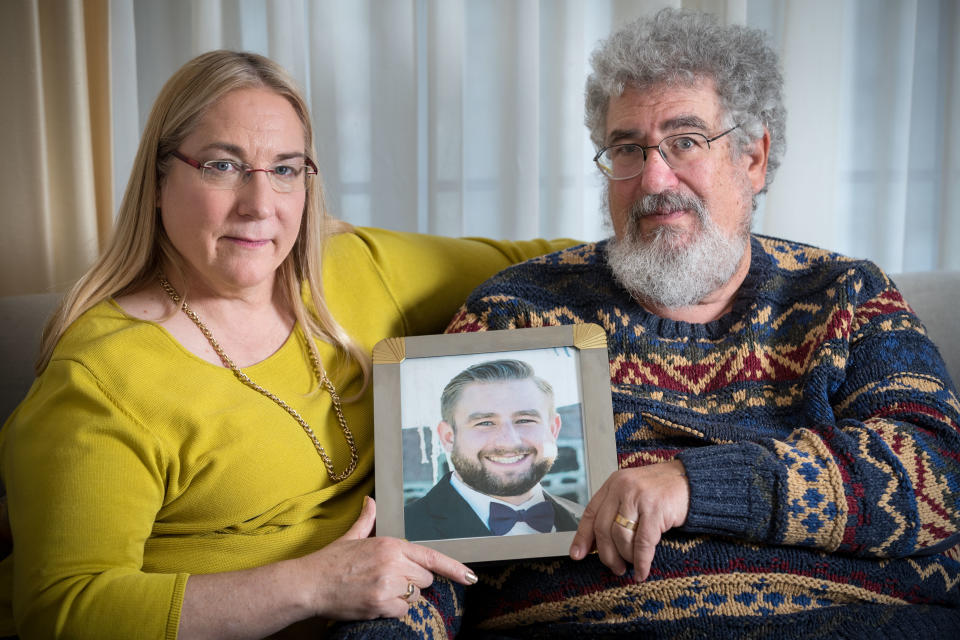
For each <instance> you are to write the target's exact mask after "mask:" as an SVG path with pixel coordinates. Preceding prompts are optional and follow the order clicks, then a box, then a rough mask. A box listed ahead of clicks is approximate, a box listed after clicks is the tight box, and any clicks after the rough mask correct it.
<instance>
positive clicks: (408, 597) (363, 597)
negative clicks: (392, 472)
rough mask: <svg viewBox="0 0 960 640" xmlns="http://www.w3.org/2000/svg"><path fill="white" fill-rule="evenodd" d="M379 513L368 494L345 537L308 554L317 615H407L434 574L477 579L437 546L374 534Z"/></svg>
mask: <svg viewBox="0 0 960 640" xmlns="http://www.w3.org/2000/svg"><path fill="white" fill-rule="evenodd" d="M376 513H377V512H376V505H375V504H374V501H373V500H372V499H371V498H365V499H364V504H363V509H362V510H361V511H360V516H359V517H358V518H357V521H356V522H354V523H353V526H352V527H350V529H349V530H348V531H347V532H346V533H345V534H343V536H342V537H340V538H339V539H337V540H336V541H334V542H332V543H331V544H329V545H327V546H326V547H324V548H323V549H321V550H319V551H317V552H315V553H312V554H310V555H309V556H306V557H305V558H303V560H304V561H305V563H307V566H308V567H310V568H311V571H312V572H314V576H313V577H314V584H315V585H316V589H315V592H314V602H315V606H316V609H315V611H316V615H319V616H323V617H325V618H333V619H339V620H366V619H371V618H383V617H394V618H402V617H403V616H404V615H405V614H406V613H407V609H408V608H409V606H410V604H411V603H413V602H416V600H417V599H418V598H419V597H420V589H425V588H426V587H429V586H430V584H431V583H432V582H433V574H434V573H438V574H440V575H443V576H446V577H448V578H450V579H451V580H454V581H456V582H459V583H461V584H473V583H474V582H476V581H477V578H476V576H475V575H474V574H473V572H472V571H470V569H469V568H468V567H467V566H466V565H463V564H461V563H459V562H457V561H456V560H454V559H453V558H450V557H447V556H445V555H443V554H442V553H440V552H438V551H435V550H433V549H429V548H427V547H423V546H420V545H417V544H413V543H410V542H407V541H405V540H400V539H398V538H370V537H369V535H370V533H371V532H372V531H373V526H374V523H375V521H376ZM309 577H310V576H307V579H309ZM411 585H412V587H411Z"/></svg>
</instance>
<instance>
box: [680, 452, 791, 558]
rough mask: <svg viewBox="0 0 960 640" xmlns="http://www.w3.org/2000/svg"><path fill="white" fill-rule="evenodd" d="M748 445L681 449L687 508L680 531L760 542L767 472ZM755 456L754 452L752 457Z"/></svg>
mask: <svg viewBox="0 0 960 640" xmlns="http://www.w3.org/2000/svg"><path fill="white" fill-rule="evenodd" d="M758 449H759V447H758V446H757V445H755V444H752V443H742V444H736V445H716V446H709V447H697V448H693V449H687V450H686V451H683V452H681V453H679V454H678V455H677V458H678V459H679V460H680V461H681V462H683V466H684V467H686V473H687V480H688V483H689V485H690V507H689V510H688V512H687V521H686V523H685V524H684V526H683V530H685V531H689V532H692V533H712V534H720V535H727V536H733V537H736V538H741V539H747V540H763V539H765V537H766V534H767V531H768V530H769V526H770V517H771V505H772V504H773V500H772V498H773V489H774V487H773V485H774V481H773V475H772V474H771V473H769V471H767V470H765V469H763V468H762V466H761V464H760V462H761V460H762V456H763V454H762V451H758ZM758 454H759V455H758Z"/></svg>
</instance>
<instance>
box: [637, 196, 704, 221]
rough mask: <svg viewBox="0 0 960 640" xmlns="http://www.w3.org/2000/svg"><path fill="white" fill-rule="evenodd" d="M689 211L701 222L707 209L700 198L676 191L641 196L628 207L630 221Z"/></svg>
mask: <svg viewBox="0 0 960 640" xmlns="http://www.w3.org/2000/svg"><path fill="white" fill-rule="evenodd" d="M682 210H689V211H693V212H695V213H696V214H697V216H698V217H699V218H700V219H701V220H702V219H703V218H704V217H705V216H706V215H707V207H706V205H705V204H704V202H703V200H701V199H700V198H698V197H696V196H693V195H689V194H686V193H678V192H676V191H661V192H660V193H651V194H648V195H645V196H643V197H642V198H641V199H639V200H637V201H636V202H634V203H633V204H632V205H630V212H629V213H630V219H631V220H637V219H639V218H642V217H644V216H652V215H656V214H662V213H670V212H672V211H682Z"/></svg>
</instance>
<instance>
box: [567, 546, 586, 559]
mask: <svg viewBox="0 0 960 640" xmlns="http://www.w3.org/2000/svg"><path fill="white" fill-rule="evenodd" d="M570 557H571V558H573V559H574V560H579V559H580V558H582V557H583V550H582V549H581V548H580V547H578V546H577V545H573V546H572V547H570Z"/></svg>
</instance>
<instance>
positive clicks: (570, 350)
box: [373, 324, 617, 562]
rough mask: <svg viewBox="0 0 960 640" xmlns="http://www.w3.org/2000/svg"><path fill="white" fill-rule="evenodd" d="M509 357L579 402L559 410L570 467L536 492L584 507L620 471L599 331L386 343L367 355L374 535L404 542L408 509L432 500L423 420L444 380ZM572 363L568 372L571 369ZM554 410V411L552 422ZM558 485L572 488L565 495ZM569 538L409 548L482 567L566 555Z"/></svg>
mask: <svg viewBox="0 0 960 640" xmlns="http://www.w3.org/2000/svg"><path fill="white" fill-rule="evenodd" d="M551 354H553V355H552V356H551ZM505 357H509V358H517V359H523V360H529V361H531V362H532V361H537V362H544V361H545V362H547V363H548V364H547V365H546V366H541V368H543V369H545V370H548V375H549V376H552V377H553V381H554V382H553V385H554V386H555V387H560V388H563V389H567V390H568V391H567V392H566V393H567V395H568V396H571V397H573V395H575V401H573V400H571V401H569V402H566V405H565V407H564V410H565V411H566V412H567V414H568V417H569V420H568V419H567V418H565V419H564V424H565V425H567V424H568V423H573V424H574V426H571V427H567V426H565V427H564V429H569V430H570V433H569V437H567V438H566V439H561V440H560V441H558V442H560V444H561V445H562V444H563V443H568V444H566V445H563V446H560V447H558V453H559V454H563V453H564V452H565V451H566V453H567V454H569V455H566V456H558V460H559V459H560V457H564V459H565V460H567V462H565V463H564V465H562V466H563V469H561V470H560V471H557V472H555V471H554V470H553V469H552V470H551V474H554V475H555V476H557V477H556V478H555V479H551V475H550V474H548V475H547V476H545V477H544V480H543V481H541V484H544V483H546V482H548V481H549V482H553V483H554V485H552V486H548V487H547V488H548V489H550V491H551V492H552V493H553V492H556V491H558V490H566V492H567V494H566V495H568V496H569V497H572V498H573V501H574V502H576V503H577V504H580V505H581V506H586V504H587V501H589V498H590V497H591V496H592V495H593V493H594V492H596V491H597V490H598V489H599V488H600V486H601V485H602V484H603V483H604V481H605V480H606V479H607V478H608V477H609V475H610V474H611V473H613V472H614V471H616V469H617V455H616V442H615V434H614V423H613V409H612V402H611V395H610V370H609V363H608V359H607V343H606V334H605V333H604V331H603V329H602V328H601V327H600V326H598V325H596V324H575V325H563V326H555V327H538V328H530V329H514V330H510V331H489V332H478V333H459V334H443V335H429V336H410V337H405V338H388V339H386V340H382V341H380V342H379V343H377V344H376V346H375V347H374V349H373V391H374V425H375V433H374V445H375V457H374V464H375V473H376V489H375V490H376V501H377V535H381V536H393V537H398V538H407V537H408V536H407V535H406V533H407V528H406V523H405V522H404V505H405V504H406V503H407V502H408V501H411V500H413V499H416V497H418V495H422V494H423V492H424V491H427V490H429V488H430V487H429V486H430V484H431V483H432V482H434V481H436V479H437V477H438V471H437V469H436V468H437V466H438V460H441V459H443V453H442V452H439V453H438V444H437V441H436V436H435V433H433V432H431V431H430V429H431V428H432V427H435V426H436V422H434V420H435V419H436V418H434V417H429V416H428V414H429V412H431V411H433V412H434V414H435V415H436V416H439V413H440V409H439V404H440V394H439V391H438V388H439V389H442V385H443V384H444V383H445V382H446V381H448V380H449V379H450V376H449V373H448V372H449V371H459V370H461V368H463V367H464V365H466V366H470V364H472V363H479V362H482V361H484V360H496V359H500V358H505ZM551 357H555V358H556V360H550V358H551ZM568 362H569V363H572V364H569V366H568V364H567V363H568ZM445 371H446V372H447V373H444V372H445ZM537 375H538V376H539V375H541V374H540V372H538V373H537ZM560 404H561V402H560V401H558V402H557V405H558V406H557V411H558V412H559V411H561V408H560V406H559V405H560ZM431 406H432V407H434V408H430V407H431ZM418 411H419V412H420V413H422V414H423V415H420V414H418V413H417V412H418ZM411 412H412V413H411ZM411 414H412V415H413V416H414V417H408V418H406V419H407V420H409V421H410V424H404V419H405V418H404V416H411ZM577 414H578V415H577ZM431 422H433V424H432V425H431V424H430V423H431ZM577 422H579V424H578V425H577V424H575V423H577ZM577 430H579V434H578V433H577ZM431 434H432V435H431ZM444 462H445V461H444ZM556 467H557V464H556V463H555V464H554V468H556ZM405 468H406V473H405ZM424 469H425V471H424ZM431 469H432V470H433V471H432V474H431ZM418 474H419V475H418ZM577 474H579V476H577ZM560 483H568V484H567V485H564V486H562V487H561V486H560ZM418 492H419V493H418ZM573 536H574V531H562V532H556V531H555V532H551V533H534V534H528V535H507V536H494V535H493V534H487V535H484V536H480V537H463V538H447V539H439V540H417V539H413V538H410V540H411V541H412V542H416V543H417V544H422V545H424V546H428V547H431V548H433V549H436V550H437V551H440V552H441V553H444V554H446V555H449V556H451V557H453V558H456V559H458V560H460V561H461V562H478V561H493V560H511V559H522V558H538V557H550V556H560V555H566V554H567V553H568V551H569V548H570V544H571V543H572V541H573Z"/></svg>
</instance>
